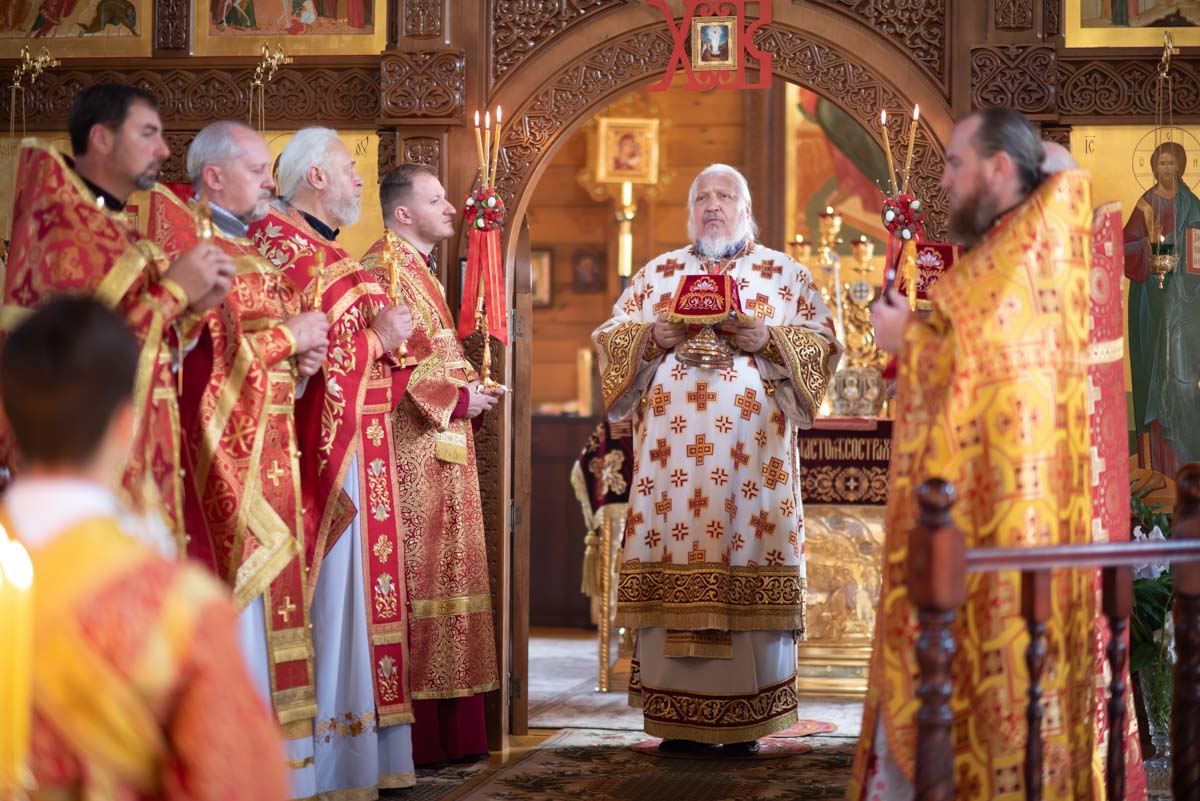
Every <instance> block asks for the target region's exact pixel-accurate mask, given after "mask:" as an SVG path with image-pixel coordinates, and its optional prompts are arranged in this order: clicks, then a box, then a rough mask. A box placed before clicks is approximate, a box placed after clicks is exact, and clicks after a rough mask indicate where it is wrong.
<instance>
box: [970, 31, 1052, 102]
mask: <svg viewBox="0 0 1200 801" xmlns="http://www.w3.org/2000/svg"><path fill="white" fill-rule="evenodd" d="M1057 78H1058V73H1057V72H1056V70H1055V54H1054V48H1053V47H1050V46H1048V45H1034V46H1026V45H996V46H992V47H978V48H975V49H973V50H972V51H971V105H972V107H973V108H983V107H986V106H1011V107H1012V108H1015V109H1017V110H1019V111H1022V112H1024V113H1025V114H1047V113H1053V112H1054V110H1055V102H1056V97H1055V94H1056V85H1057Z"/></svg>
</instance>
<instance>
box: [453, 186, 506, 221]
mask: <svg viewBox="0 0 1200 801" xmlns="http://www.w3.org/2000/svg"><path fill="white" fill-rule="evenodd" d="M463 205H464V208H463V216H464V217H466V219H467V225H469V226H470V227H471V228H473V229H478V230H480V231H488V230H492V229H498V228H500V227H501V226H503V225H504V201H503V200H501V199H500V195H498V194H497V193H496V188H495V187H494V186H488V187H484V188H483V189H476V190H475V191H473V192H472V193H471V194H469V195H467V199H466V200H465V201H464V202H463Z"/></svg>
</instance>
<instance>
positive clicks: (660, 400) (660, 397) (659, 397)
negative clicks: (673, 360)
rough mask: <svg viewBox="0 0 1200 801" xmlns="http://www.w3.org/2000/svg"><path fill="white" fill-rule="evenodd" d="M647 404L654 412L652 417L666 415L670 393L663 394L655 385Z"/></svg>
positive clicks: (660, 386)
mask: <svg viewBox="0 0 1200 801" xmlns="http://www.w3.org/2000/svg"><path fill="white" fill-rule="evenodd" d="M649 402H650V408H651V409H653V410H654V416H655V417H662V416H663V415H664V414H666V413H667V406H668V405H670V403H671V393H670V392H663V388H662V384H655V385H654V391H653V392H651V393H650V398H649ZM654 458H657V457H654Z"/></svg>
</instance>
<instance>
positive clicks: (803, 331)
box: [767, 325, 832, 418]
mask: <svg viewBox="0 0 1200 801" xmlns="http://www.w3.org/2000/svg"><path fill="white" fill-rule="evenodd" d="M767 331H768V333H769V334H770V337H771V341H772V343H773V344H774V345H775V349H776V350H778V351H779V354H780V355H781V356H782V357H783V359H784V366H785V367H786V368H787V371H788V377H789V378H790V379H791V382H792V387H793V388H794V389H795V391H796V398H797V399H798V400H799V401H800V404H801V406H803V407H804V411H805V412H806V413H807V415H808V416H809V418H813V417H816V416H817V413H818V411H820V408H821V403H822V401H824V400H825V390H826V389H827V388H828V386H829V356H830V352H831V347H832V346H831V345H830V344H829V342H827V341H826V340H825V339H824V338H822V337H821V335H820V334H818V333H817V332H816V331H813V330H811V329H808V328H801V327H799V326H793V325H772V326H768V327H767Z"/></svg>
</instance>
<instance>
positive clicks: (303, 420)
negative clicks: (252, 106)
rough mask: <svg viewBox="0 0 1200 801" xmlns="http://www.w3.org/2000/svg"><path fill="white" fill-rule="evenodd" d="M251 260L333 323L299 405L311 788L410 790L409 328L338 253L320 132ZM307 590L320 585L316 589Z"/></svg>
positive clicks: (350, 161) (335, 159)
mask: <svg viewBox="0 0 1200 801" xmlns="http://www.w3.org/2000/svg"><path fill="white" fill-rule="evenodd" d="M278 167H279V170H278V182H279V199H278V200H277V201H276V204H275V207H274V208H272V210H271V211H270V212H269V213H268V215H267V216H266V217H265V218H263V219H262V220H259V221H258V222H256V223H254V224H253V225H251V226H250V234H251V238H252V240H253V241H254V244H255V246H256V247H257V248H258V250H259V252H260V253H262V254H263V255H264V256H265V257H266V258H267V260H268V261H270V262H271V263H272V264H274V265H275V266H276V267H277V268H279V269H281V270H282V271H283V273H284V275H285V277H286V278H287V279H288V280H289V281H290V282H291V283H292V284H293V285H294V286H295V287H296V289H297V291H298V292H299V293H300V296H301V298H302V300H303V303H304V304H305V305H306V307H308V308H318V309H320V310H321V311H322V312H324V313H325V314H326V315H328V317H329V323H330V326H331V327H330V334H329V356H328V358H327V359H326V361H325V364H324V367H323V368H322V370H321V372H320V373H318V374H315V375H313V376H312V377H311V378H310V379H309V381H308V386H307V387H306V389H305V391H304V395H303V396H302V397H300V398H299V399H298V400H297V403H296V431H297V437H298V440H299V446H300V451H301V453H303V454H304V456H303V458H302V460H301V487H302V491H303V493H304V497H305V501H304V507H305V528H306V530H310V531H312V532H314V536H313V537H312V538H311V539H310V540H307V541H306V543H305V545H306V555H305V558H306V563H307V564H309V565H311V566H312V573H311V574H310V581H309V589H308V592H309V596H310V601H311V609H310V611H311V615H312V622H313V648H314V651H315V660H314V669H315V674H316V689H317V726H316V732H315V747H314V760H315V767H316V783H317V786H316V791H317V793H318V794H322V793H334V794H343V795H348V796H352V797H354V798H355V799H357V798H360V797H366V796H371V795H372V794H373V793H374V792H375V791H376V788H395V787H408V786H411V785H412V784H414V783H415V781H416V775H415V773H414V771H413V764H412V741H411V726H410V725H409V724H411V723H412V719H413V712H412V697H411V695H410V692H409V670H410V663H411V657H410V655H409V648H408V618H409V609H408V603H407V601H408V595H407V591H406V589H405V567H404V558H405V553H404V540H403V537H402V536H401V529H400V517H399V515H397V514H396V511H395V510H396V506H397V503H398V499H399V495H398V487H397V477H396V454H395V446H394V444H393V438H394V435H393V430H392V413H393V411H394V410H395V408H396V404H397V403H398V402H399V401H400V398H401V397H403V394H404V386H403V384H404V381H405V380H406V378H407V376H406V375H405V374H404V372H403V371H402V369H401V366H400V364H399V362H398V361H397V360H396V358H395V355H394V354H395V351H396V349H397V348H398V347H399V346H400V344H401V343H402V342H403V341H405V340H407V339H408V337H409V336H410V335H411V334H412V318H411V316H410V314H409V312H408V309H407V308H406V307H404V306H403V305H400V306H393V305H391V302H390V300H389V298H388V296H387V293H386V292H385V291H384V290H383V288H382V287H380V286H379V285H378V284H377V283H375V281H374V280H373V279H372V278H371V276H370V275H369V274H368V273H367V272H365V271H364V270H363V269H362V267H361V265H360V264H359V263H358V262H357V261H356V260H355V259H353V258H352V257H351V256H350V255H349V254H348V253H347V252H346V251H345V250H344V249H343V248H342V247H341V246H340V245H339V244H338V243H337V236H338V231H339V228H340V227H341V226H347V225H352V224H353V223H355V222H357V220H358V218H359V215H360V213H361V208H360V201H361V195H362V186H363V182H362V178H360V177H359V176H358V173H357V172H356V171H355V169H354V157H353V156H352V155H351V153H350V150H349V149H348V148H347V147H346V145H345V144H343V143H342V141H341V140H340V139H339V138H338V136H337V133H336V132H335V131H332V130H330V129H328V128H305V129H302V130H300V131H298V132H297V133H296V134H295V135H294V136H293V137H292V139H291V140H290V141H289V142H288V144H287V146H286V147H285V148H284V149H283V152H282V153H281V154H280V156H279V165H278ZM314 583H315V587H314Z"/></svg>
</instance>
